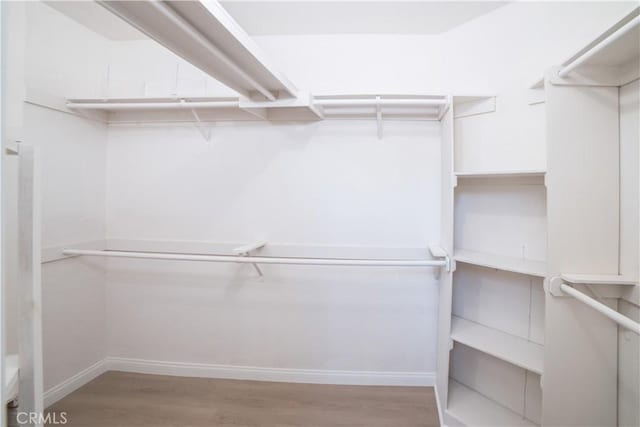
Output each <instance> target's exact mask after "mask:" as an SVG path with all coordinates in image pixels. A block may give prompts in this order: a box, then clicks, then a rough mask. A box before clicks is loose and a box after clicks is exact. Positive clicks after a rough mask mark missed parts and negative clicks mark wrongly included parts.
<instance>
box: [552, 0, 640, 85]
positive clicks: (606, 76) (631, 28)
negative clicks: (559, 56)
mask: <svg viewBox="0 0 640 427" xmlns="http://www.w3.org/2000/svg"><path fill="white" fill-rule="evenodd" d="M552 77H553V79H552V82H554V83H555V82H560V83H562V79H563V78H564V79H566V80H567V82H569V83H584V84H595V85H605V86H610V85H615V86H622V85H625V84H627V83H629V82H631V81H633V80H635V79H637V78H638V77H640V7H636V8H635V9H634V10H633V11H631V12H630V13H628V14H627V15H626V16H624V17H623V18H622V19H620V20H619V21H618V22H616V23H615V24H614V25H612V26H611V27H610V28H609V29H607V31H605V32H603V33H602V34H601V35H599V36H598V37H596V38H595V39H594V40H593V41H592V42H591V43H589V44H587V45H586V46H585V47H584V48H582V49H580V50H579V51H578V52H577V53H575V54H574V55H573V56H571V57H570V58H569V59H567V60H566V61H564V62H563V63H562V66H561V67H560V69H559V72H558V77H559V78H556V77H555V76H552Z"/></svg>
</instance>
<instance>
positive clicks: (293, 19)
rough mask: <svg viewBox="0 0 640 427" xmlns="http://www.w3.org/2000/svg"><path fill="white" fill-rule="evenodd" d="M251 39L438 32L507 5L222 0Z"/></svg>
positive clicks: (426, 2) (472, 2) (430, 2)
mask: <svg viewBox="0 0 640 427" xmlns="http://www.w3.org/2000/svg"><path fill="white" fill-rule="evenodd" d="M221 3H222V5H223V6H224V8H225V9H226V10H227V11H228V12H229V14H231V16H233V17H234V19H235V20H236V21H237V22H238V23H239V24H240V26H241V27H242V28H244V29H245V31H247V32H248V33H249V34H251V35H267V34H377V33H380V34H437V33H442V32H444V31H447V30H450V29H451V28H453V27H456V26H458V25H461V24H463V23H465V22H467V21H469V20H471V19H473V18H475V17H477V16H480V15H484V14H485V13H488V12H490V11H492V10H494V9H496V8H498V7H500V6H502V5H504V4H506V3H505V2H499V1H269V0H262V1H255V0H254V1H246V0H233V1H223V2H221Z"/></svg>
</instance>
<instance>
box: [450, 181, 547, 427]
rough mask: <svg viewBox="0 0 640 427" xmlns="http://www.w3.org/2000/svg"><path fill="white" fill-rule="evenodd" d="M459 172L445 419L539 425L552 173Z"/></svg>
mask: <svg viewBox="0 0 640 427" xmlns="http://www.w3.org/2000/svg"><path fill="white" fill-rule="evenodd" d="M454 175H455V178H456V180H455V190H454V197H455V210H456V215H455V234H456V239H455V245H454V246H456V247H455V249H454V255H453V258H454V260H455V261H456V262H457V264H458V266H457V272H456V273H454V277H453V289H454V292H453V298H454V299H453V307H452V318H451V331H450V338H451V340H452V341H453V342H454V343H455V345H454V346H453V349H452V352H451V354H450V357H451V361H450V371H449V395H448V403H447V414H448V415H449V416H451V417H452V418H454V419H455V420H457V421H458V422H460V423H462V424H464V425H469V426H471V425H509V426H535V425H538V424H537V423H539V422H540V414H541V403H540V396H541V390H540V387H539V381H540V376H541V375H542V374H543V371H544V346H543V344H542V342H543V337H542V331H543V329H544V328H543V326H542V321H543V320H542V319H543V313H544V307H543V306H544V294H543V290H542V280H543V278H544V277H545V276H546V274H547V265H546V262H545V261H543V259H544V247H545V246H546V244H545V242H544V240H545V239H546V225H545V223H546V220H545V217H546V187H545V171H544V170H542V169H523V170H503V171H500V170H493V171H492V170H488V171H459V172H455V173H454ZM478 267H480V268H478ZM502 304H507V305H509V306H511V309H509V310H505V311H504V312H502V313H501V314H499V315H496V314H495V313H492V312H491V309H490V308H488V307H499V306H501V305H502ZM527 310H528V311H527ZM527 313H528V314H527ZM532 313H533V314H535V316H532ZM513 316H515V317H513ZM503 376H504V378H505V379H504V381H503V380H496V379H495V378H503ZM525 402H526V404H525Z"/></svg>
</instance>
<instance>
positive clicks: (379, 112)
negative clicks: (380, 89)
mask: <svg viewBox="0 0 640 427" xmlns="http://www.w3.org/2000/svg"><path fill="white" fill-rule="evenodd" d="M376 121H377V123H378V139H382V105H380V97H379V96H376Z"/></svg>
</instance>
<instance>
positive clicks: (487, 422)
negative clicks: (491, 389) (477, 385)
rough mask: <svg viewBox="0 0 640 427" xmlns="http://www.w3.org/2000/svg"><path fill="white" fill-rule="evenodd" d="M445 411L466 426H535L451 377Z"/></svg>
mask: <svg viewBox="0 0 640 427" xmlns="http://www.w3.org/2000/svg"><path fill="white" fill-rule="evenodd" d="M447 412H448V413H449V415H451V416H452V417H454V418H456V419H457V420H458V421H459V422H461V423H463V424H464V425H466V426H509V427H522V426H526V427H535V426H537V424H534V423H533V422H531V421H529V420H527V419H525V418H524V417H522V416H521V415H519V414H516V413H515V412H512V411H510V410H509V409H507V408H505V407H503V406H501V405H499V404H498V403H496V402H494V401H493V400H491V399H489V398H487V397H485V396H483V395H481V394H480V393H478V392H477V391H474V390H472V389H470V388H469V387H467V386H465V385H462V384H460V383H459V382H457V381H455V380H453V379H449V404H448V405H447Z"/></svg>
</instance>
